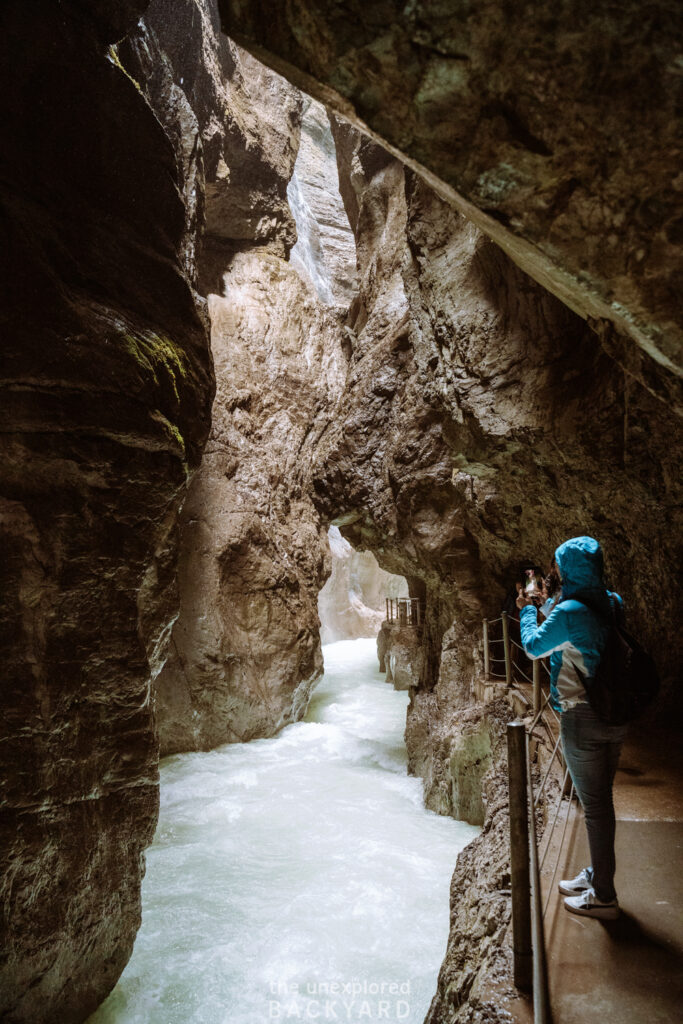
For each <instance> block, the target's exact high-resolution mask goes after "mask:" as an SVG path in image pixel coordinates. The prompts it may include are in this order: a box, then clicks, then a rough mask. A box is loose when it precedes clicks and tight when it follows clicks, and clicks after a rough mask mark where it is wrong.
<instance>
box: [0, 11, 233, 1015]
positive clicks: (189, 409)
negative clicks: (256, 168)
mask: <svg viewBox="0 0 683 1024" xmlns="http://www.w3.org/2000/svg"><path fill="white" fill-rule="evenodd" d="M145 6H146V4H145V3H144V2H134V0H127V2H125V3H117V4H115V3H111V2H108V0H98V2H97V3H95V4H84V3H82V2H76V0H64V2H62V3H60V4H58V5H56V4H53V3H49V2H40V0H37V2H34V3H31V4H26V3H23V2H22V3H20V2H7V3H4V4H3V5H2V10H1V12H0V46H1V47H2V50H3V54H2V60H1V61H0V105H1V107H2V114H3V124H4V125H5V128H6V131H7V144H6V145H5V146H3V149H2V155H1V156H0V161H1V163H2V173H1V174H0V181H1V184H0V204H1V207H2V223H3V228H4V232H5V234H4V237H3V245H2V252H3V272H2V275H0V277H1V278H2V300H1V301H0V319H1V321H2V338H3V352H2V366H1V368H0V379H1V380H2V388H3V399H2V402H1V403H0V417H1V420H2V428H1V429H2V432H3V443H2V445H1V446H0V548H1V551H0V562H1V564H2V566H3V578H2V587H1V588H0V623H1V624H0V646H1V652H2V664H3V673H4V683H3V687H2V696H1V698H0V700H1V702H2V714H1V715H0V721H1V722H2V725H1V726H0V732H1V740H2V742H1V744H0V749H1V753H0V789H1V794H0V796H1V800H2V804H3V815H2V820H1V822H0V873H1V878H2V881H1V883H0V891H1V892H2V932H3V943H2V946H3V948H2V953H1V954H0V1017H2V1019H3V1020H6V1021H12V1022H24V1021H26V1022H28V1021H30V1022H31V1024H41V1022H48V1021H49V1022H54V1021H60V1024H69V1022H71V1021H81V1020H83V1019H84V1018H85V1017H87V1016H88V1014H89V1013H90V1012H92V1010H94V1009H95V1007H96V1006H97V1005H98V1003H99V1002H100V1001H101V1000H102V999H103V998H104V997H105V996H106V994H107V993H108V992H109V990H110V989H111V987H112V986H113V985H114V984H115V982H116V980H117V978H118V975H119V973H120V971H121V970H122V968H123V966H124V965H125V963H126V961H127V959H128V957H129V955H130V952H131V949H132V946H133V941H134V938H135V934H136V931H137V928H138V926H139V921H140V895H139V893H140V879H141V875H142V873H143V871H144V858H143V850H144V848H145V846H146V845H147V843H148V842H149V841H150V839H151V837H152V834H153V831H154V826H155V823H156V814H157V799H158V793H157V745H156V741H155V736H154V729H153V719H152V702H151V697H150V679H151V677H152V676H153V675H154V674H155V673H156V672H158V670H159V668H160V667H161V664H162V663H163V657H164V649H165V646H166V643H167V640H168V633H169V626H170V624H171V622H172V621H173V619H174V617H175V615H176V614H177V589H176V585H175V562H176V555H177V548H176V537H175V532H174V526H175V521H176V517H177V512H178V508H179V505H180V502H181V500H182V497H183V494H184V491H185V487H186V483H187V480H188V476H189V474H190V472H191V471H192V469H193V468H194V467H196V466H197V465H198V463H199V460H200V456H201V451H202V447H203V444H204V441H205V439H206V436H207V433H208V424H209V411H210V404H211V399H212V397H213V380H212V372H211V360H210V353H209V349H208V339H207V332H206V326H205V320H204V313H203V310H202V308H201V304H199V303H198V302H197V300H196V296H195V294H194V293H193V290H192V287H191V283H192V273H191V263H192V260H191V257H190V255H189V253H190V251H191V250H192V248H193V238H195V234H196V229H195V226H194V225H193V224H192V223H191V220H190V219H189V218H187V217H186V213H185V209H184V204H183V200H182V193H183V190H184V189H185V187H186V183H185V181H184V179H183V177H182V174H179V171H178V166H177V163H176V158H175V154H174V150H173V148H172V145H171V143H170V141H169V138H168V136H167V135H166V133H165V131H164V129H163V128H162V125H161V123H160V122H159V120H158V119H157V118H156V117H155V115H154V113H153V112H152V109H151V108H150V106H149V104H148V102H147V100H146V98H145V96H144V95H143V92H142V91H141V89H140V88H139V86H138V84H136V83H135V82H134V81H132V79H131V77H130V76H129V75H128V74H126V72H125V71H124V70H123V68H122V67H121V65H120V61H119V58H118V56H117V53H116V51H115V50H114V49H110V45H111V44H115V43H116V41H117V40H119V39H120V38H121V37H122V36H123V35H124V34H125V33H126V32H127V31H128V30H129V29H130V28H131V27H133V26H134V25H135V23H136V21H137V19H138V18H139V16H140V15H141V14H142V12H143V10H144V8H145ZM10 140H11V141H10Z"/></svg>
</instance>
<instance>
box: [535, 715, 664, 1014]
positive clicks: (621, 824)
mask: <svg viewBox="0 0 683 1024" xmlns="http://www.w3.org/2000/svg"><path fill="white" fill-rule="evenodd" d="M634 732H635V729H634ZM682 748H683V745H682V744H681V742H680V737H678V736H677V735H676V734H672V733H657V732H653V731H650V732H649V733H647V734H646V735H644V736H642V737H634V739H633V740H631V741H629V742H627V744H626V745H625V747H624V751H623V753H622V758H621V763H620V767H619V770H618V772H617V777H616V780H615V806H616V812H617V822H618V824H617V842H616V852H617V876H616V887H617V892H618V893H619V901H620V904H621V908H622V914H621V916H620V918H619V920H617V921H597V920H593V919H588V918H585V917H578V916H576V915H574V914H569V913H568V912H567V911H566V910H565V909H564V906H563V904H562V897H561V896H559V894H558V893H557V879H558V878H559V877H560V876H561V877H563V878H572V877H573V876H574V875H576V874H578V872H579V871H580V870H581V868H582V867H585V866H586V865H587V864H588V863H589V856H588V844H587V840H586V831H585V827H584V823H583V815H582V813H581V812H580V810H578V808H574V809H573V810H572V812H571V814H570V818H569V822H568V826H567V831H566V834H565V840H564V844H563V850H562V853H561V856H560V861H559V870H558V875H557V876H556V878H555V880H554V881H553V882H552V889H551V888H550V886H551V879H550V877H549V874H550V872H549V870H548V868H547V867H546V869H545V871H544V876H545V877H544V879H543V882H544V883H545V886H546V891H549V894H550V903H549V905H548V911H547V914H546V919H545V932H546V948H547V950H548V965H549V976H550V998H551V1006H552V1011H553V1020H554V1022H555V1024H612V1022H614V1024H669V1022H673V1021H680V1020H683V786H682V785H681V783H682V782H683V749H682ZM557 831H560V832H561V828H560V829H559V830H557ZM558 839H559V837H558ZM552 854H553V851H552V849H551V851H550V852H549V855H548V861H549V862H550V861H552V860H554V858H553V856H552Z"/></svg>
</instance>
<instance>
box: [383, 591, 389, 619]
mask: <svg viewBox="0 0 683 1024" xmlns="http://www.w3.org/2000/svg"><path fill="white" fill-rule="evenodd" d="M384 614H385V616H386V620H387V622H388V621H389V598H388V597H385V598H384Z"/></svg>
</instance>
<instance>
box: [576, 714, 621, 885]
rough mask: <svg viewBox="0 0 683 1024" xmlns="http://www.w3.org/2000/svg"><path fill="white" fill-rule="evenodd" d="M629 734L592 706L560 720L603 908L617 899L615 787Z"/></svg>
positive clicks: (595, 883)
mask: <svg viewBox="0 0 683 1024" xmlns="http://www.w3.org/2000/svg"><path fill="white" fill-rule="evenodd" d="M627 731H628V726H626V725H606V724H605V723H604V722H602V721H601V720H600V719H599V718H598V716H597V715H596V714H595V712H594V711H593V709H592V708H591V706H590V704H577V705H576V707H573V708H570V709H569V711H563V712H562V714H561V716H560V732H561V734H562V749H563V750H564V758H565V761H566V762H567V767H568V768H569V774H570V775H571V777H572V781H573V783H574V787H575V789H576V792H577V793H578V796H579V800H580V801H581V805H582V807H583V812H584V815H585V817H586V831H587V833H588V845H589V847H590V854H591V862H592V868H593V888H594V889H595V895H596V896H597V897H598V899H599V900H601V901H602V902H603V903H610V902H611V901H612V900H614V899H616V896H617V894H616V892H615V889H614V870H615V859H614V833H615V827H616V822H615V818H614V803H613V801H612V783H613V782H614V775H615V772H616V770H617V763H618V761H619V753H620V751H621V745H622V743H623V741H624V739H625V737H626V733H627Z"/></svg>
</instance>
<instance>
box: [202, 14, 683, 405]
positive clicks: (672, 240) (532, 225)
mask: <svg viewBox="0 0 683 1024" xmlns="http://www.w3.org/2000/svg"><path fill="white" fill-rule="evenodd" d="M220 8H221V13H222V16H223V24H224V26H225V29H226V31H227V32H228V33H230V34H231V35H233V36H234V38H236V39H238V40H241V41H242V43H243V45H246V46H248V47H250V48H251V49H252V50H253V52H254V53H255V54H256V55H258V56H260V57H261V59H263V60H264V61H266V62H269V63H270V64H271V65H272V66H273V67H275V68H276V69H277V70H279V71H280V72H281V73H282V74H285V75H288V76H289V77H290V78H291V80H292V81H294V82H295V83H297V84H298V85H299V86H300V87H301V88H304V89H306V91H307V92H309V93H311V94H312V95H314V96H317V97H318V98H321V99H323V100H324V102H326V103H327V104H328V106H330V107H332V108H334V109H335V110H336V111H338V112H339V113H341V114H343V115H344V116H345V117H348V118H350V119H352V120H355V122H356V124H361V125H362V124H363V123H366V124H367V125H369V126H370V128H371V129H373V130H374V132H376V133H377V134H378V136H379V137H380V138H381V139H382V140H384V141H385V142H389V143H390V144H391V145H392V146H394V147H395V149H396V151H397V152H398V153H399V154H402V155H403V156H404V157H405V158H407V159H409V160H411V161H413V162H414V164H415V165H417V166H421V167H422V168H424V169H425V171H426V172H427V173H428V174H430V175H431V178H430V180H431V183H432V184H433V185H434V186H435V187H436V188H437V189H438V190H439V191H441V193H442V194H443V195H448V196H450V198H451V199H452V200H453V201H454V202H455V203H456V205H457V206H458V207H459V209H460V210H461V212H464V213H465V214H466V215H467V216H468V218H470V219H471V220H472V221H473V222H474V223H476V224H477V225H478V226H479V227H480V228H481V229H482V230H483V231H485V232H486V233H487V235H488V236H489V237H491V238H492V239H494V240H495V241H496V242H498V244H499V245H501V247H502V248H503V249H505V251H506V252H507V253H508V255H510V256H511V257H512V258H513V259H514V260H515V261H516V262H517V264H518V265H519V266H520V267H521V268H522V269H523V270H524V271H525V272H526V273H528V274H529V275H531V276H532V277H533V278H534V279H535V280H536V281H538V282H539V283H540V284H541V285H543V286H544V287H546V288H548V289H549V290H550V291H551V292H553V293H554V294H555V295H557V296H558V297H559V298H560V299H561V300H562V301H563V302H565V303H566V304H567V305H568V306H569V307H570V308H572V309H573V310H575V311H576V312H577V313H579V314H580V315H582V316H584V317H588V318H590V319H591V320H592V321H595V322H596V326H597V327H598V329H599V331H600V334H601V338H602V342H603V344H604V346H605V349H606V350H607V351H608V352H610V353H611V354H612V355H613V356H614V357H615V358H616V359H617V360H618V361H619V363H620V364H621V365H623V366H624V367H625V369H626V370H627V372H628V373H629V375H633V376H635V377H637V378H638V379H640V380H641V382H643V383H645V384H646V386H648V387H651V388H652V389H653V390H654V391H655V392H656V393H658V394H660V395H663V396H669V397H668V400H669V401H671V402H673V403H674V404H678V408H679V410H680V366H681V338H682V329H681V300H680V289H678V288H676V286H675V284H674V282H675V281H676V279H677V278H679V277H680V274H681V264H682V259H683V257H682V256H681V241H682V236H681V224H682V223H683V222H682V220H681V207H682V204H681V195H682V193H683V178H682V177H681V173H680V134H679V118H678V111H679V110H680V103H681V88H682V86H681V78H680V73H679V71H678V63H677V62H678V60H679V57H678V55H679V54H680V51H681V46H682V45H683V20H682V19H681V17H680V9H679V5H678V4H677V3H675V2H674V0H655V2H653V3H649V4H648V6H647V9H646V10H644V9H643V6H642V4H640V3H638V2H637V0H624V2H622V3H619V4H614V3H611V2H609V0H598V2H590V3H587V2H586V3H583V2H582V3H573V4H567V5H558V4H556V3H552V2H551V0H547V2H544V3H541V4H537V5H535V6H534V8H533V11H530V10H529V9H528V8H526V7H525V6H523V5H515V4H511V3H509V2H508V0H484V2H481V3H477V4H434V3H431V2H428V0H416V2H413V3H410V4H404V5H396V4H383V5H381V6H378V5H377V4H363V3H355V2H353V3H347V4H341V5H340V4H339V3H338V2H336V0H335V2H332V0H297V2H295V3H291V4H287V5H285V6H282V7H281V8H279V9H278V10H277V11H276V12H271V11H270V10H269V8H268V5H264V4H263V3H262V2H261V0H249V2H245V0H220ZM266 11H267V12H268V13H266Z"/></svg>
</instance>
